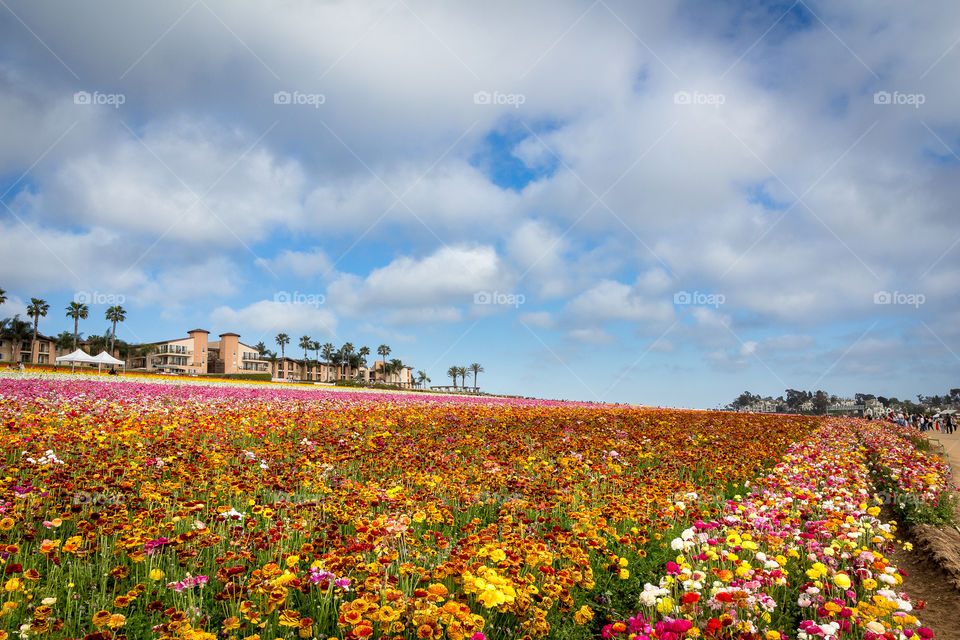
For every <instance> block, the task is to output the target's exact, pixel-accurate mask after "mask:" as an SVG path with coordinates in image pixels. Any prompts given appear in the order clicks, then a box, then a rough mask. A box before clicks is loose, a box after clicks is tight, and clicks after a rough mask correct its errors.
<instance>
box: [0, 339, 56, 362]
mask: <svg viewBox="0 0 960 640" xmlns="http://www.w3.org/2000/svg"><path fill="white" fill-rule="evenodd" d="M32 342H33V333H32V332H31V334H30V336H29V337H27V339H25V340H22V341H21V342H20V354H19V361H20V362H22V363H24V364H30V363H36V364H53V363H54V359H55V358H56V357H57V356H60V355H63V353H69V352H67V351H64V352H63V353H61V352H60V351H59V350H58V349H57V343H56V340H55V339H54V338H51V337H50V336H45V335H43V334H42V333H38V334H37V343H36V345H35V347H34V350H33V351H31V350H30V344H31V343H32ZM15 346H16V345H15V343H14V341H13V340H11V339H10V338H5V337H0V360H3V361H4V362H13V357H14V347H15Z"/></svg>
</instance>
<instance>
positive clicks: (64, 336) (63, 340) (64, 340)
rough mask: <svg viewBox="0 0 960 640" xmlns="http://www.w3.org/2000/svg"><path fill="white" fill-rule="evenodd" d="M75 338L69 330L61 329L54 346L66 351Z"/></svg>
mask: <svg viewBox="0 0 960 640" xmlns="http://www.w3.org/2000/svg"><path fill="white" fill-rule="evenodd" d="M74 340H75V338H74V337H73V334H72V333H70V332H69V331H61V332H60V333H59V334H57V337H56V339H55V340H54V343H53V344H54V346H55V347H56V348H57V349H59V350H60V351H66V350H67V349H69V348H70V345H71V344H73V343H74Z"/></svg>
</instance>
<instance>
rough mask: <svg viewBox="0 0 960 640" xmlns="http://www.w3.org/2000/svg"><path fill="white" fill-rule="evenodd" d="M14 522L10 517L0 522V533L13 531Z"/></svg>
mask: <svg viewBox="0 0 960 640" xmlns="http://www.w3.org/2000/svg"><path fill="white" fill-rule="evenodd" d="M15 522H16V521H15V520H14V519H13V518H11V517H10V516H7V517H6V518H4V519H3V520H0V531H10V529H13V525H14V524H15Z"/></svg>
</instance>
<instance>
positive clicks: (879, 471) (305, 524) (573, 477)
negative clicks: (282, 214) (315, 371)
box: [0, 379, 948, 640]
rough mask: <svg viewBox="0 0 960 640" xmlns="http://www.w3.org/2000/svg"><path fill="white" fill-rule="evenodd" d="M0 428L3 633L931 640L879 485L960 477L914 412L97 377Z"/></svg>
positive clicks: (38, 400) (22, 385) (35, 394)
mask: <svg viewBox="0 0 960 640" xmlns="http://www.w3.org/2000/svg"><path fill="white" fill-rule="evenodd" d="M0 423H2V425H3V427H4V438H3V440H2V447H0V456H2V460H3V462H2V464H3V468H2V470H0V494H2V495H0V511H2V513H0V561H2V565H0V567H2V570H3V572H4V576H3V589H4V591H3V604H2V607H0V629H2V631H0V640H3V638H7V637H14V636H19V637H24V638H32V637H34V636H36V637H44V638H83V637H86V638H89V639H90V640H106V639H110V638H123V637H126V638H131V639H132V638H165V639H172V638H191V639H198V640H199V639H210V640H212V639H214V638H262V639H264V640H266V639H268V638H327V637H335V638H344V639H346V638H368V637H374V638H381V637H389V638H394V637H400V638H421V639H428V638H433V639H439V638H451V639H453V640H460V639H463V638H469V639H471V640H481V639H483V638H490V639H495V638H523V637H525V636H529V637H530V638H542V637H557V638H571V639H572V638H591V637H597V636H601V635H602V636H603V637H608V638H624V639H626V638H631V637H632V638H635V639H638V640H644V638H659V639H663V640H679V638H683V637H690V638H695V637H703V638H718V639H719V638H766V639H770V640H775V639H777V638H817V637H823V638H828V637H836V638H866V639H867V640H874V639H879V638H901V637H903V638H907V637H913V636H916V637H921V638H926V637H929V635H930V634H929V632H928V631H927V630H926V629H925V628H924V627H923V626H922V624H921V623H922V619H918V618H922V611H921V612H919V613H918V612H917V610H916V609H917V608H918V607H917V606H915V605H916V603H913V602H911V600H910V599H909V597H908V596H907V595H906V594H903V593H901V592H900V591H899V590H898V589H897V587H898V586H899V584H900V582H902V576H901V575H900V573H899V572H898V570H897V568H896V567H895V566H893V565H892V564H891V562H890V561H889V560H888V559H887V558H888V555H889V552H890V550H891V549H892V544H893V543H895V541H896V534H895V528H894V527H893V526H892V525H890V524H889V523H883V522H881V521H880V520H879V519H878V517H877V516H878V514H879V508H878V506H877V505H876V499H875V498H874V497H872V496H873V494H875V493H876V491H877V490H878V489H877V487H876V486H875V483H877V482H882V483H883V486H882V489H883V490H885V491H889V492H896V494H897V495H898V496H901V497H903V496H909V497H910V500H908V501H905V503H907V502H908V503H909V504H910V505H911V508H916V509H920V510H922V509H925V508H928V507H929V508H931V509H932V508H935V507H937V505H938V504H939V502H940V499H941V493H942V491H943V490H944V488H945V487H946V478H947V477H948V468H947V466H946V464H945V463H943V462H942V461H937V460H936V459H931V458H927V457H925V456H923V455H922V454H920V453H919V452H918V451H917V450H916V447H915V446H914V445H913V443H912V441H911V440H910V439H909V438H908V437H907V436H908V435H909V434H904V433H900V432H899V431H898V430H899V429H900V428H899V427H893V426H891V425H885V424H879V423H861V422H855V421H833V420H831V421H827V422H824V421H821V420H820V419H818V418H809V417H800V416H770V415H754V414H729V413H717V412H696V411H675V410H650V409H641V408H636V407H621V406H615V405H614V406H611V405H594V404H577V403H557V402H544V401H525V400H504V399H496V398H454V397H442V396H439V397H438V396H418V395H413V394H375V393H353V392H344V391H325V390H318V389H290V388H276V387H272V386H270V385H224V386H218V387H217V386H207V385H192V386H186V385H184V386H177V385H169V384H167V385H159V384H151V383H141V382H133V383H131V382H127V383H123V384H120V383H115V382H101V381H96V380H91V379H50V380H37V379H0ZM878 479H880V480H878ZM901 501H902V502H904V501H903V500H901Z"/></svg>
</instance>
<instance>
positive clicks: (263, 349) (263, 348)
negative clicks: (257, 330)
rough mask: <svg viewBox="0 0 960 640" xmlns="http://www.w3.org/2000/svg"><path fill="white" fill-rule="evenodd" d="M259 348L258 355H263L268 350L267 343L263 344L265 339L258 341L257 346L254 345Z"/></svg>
mask: <svg viewBox="0 0 960 640" xmlns="http://www.w3.org/2000/svg"><path fill="white" fill-rule="evenodd" d="M254 349H256V350H257V354H258V355H261V356H262V355H263V354H265V353H266V352H267V345H265V344H263V340H261V341H260V342H258V343H257V346H255V347H254Z"/></svg>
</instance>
